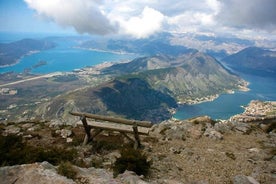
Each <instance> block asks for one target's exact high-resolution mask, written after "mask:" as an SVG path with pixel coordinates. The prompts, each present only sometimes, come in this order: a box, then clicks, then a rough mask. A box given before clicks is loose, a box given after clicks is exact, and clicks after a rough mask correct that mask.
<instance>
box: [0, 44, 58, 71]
mask: <svg viewBox="0 0 276 184" xmlns="http://www.w3.org/2000/svg"><path fill="white" fill-rule="evenodd" d="M53 47H55V44H54V43H53V42H49V41H46V40H34V39H23V40H20V41H16V42H12V43H0V67H1V66H8V65H12V64H15V63H16V62H17V61H18V60H19V59H20V58H21V57H23V56H24V55H26V54H30V53H31V52H35V51H41V50H46V49H50V48H53Z"/></svg>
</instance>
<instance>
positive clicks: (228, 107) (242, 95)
mask: <svg viewBox="0 0 276 184" xmlns="http://www.w3.org/2000/svg"><path fill="white" fill-rule="evenodd" d="M239 75H240V76H241V77H242V78H243V79H245V80H247V81H248V82H250V85H249V86H248V87H249V88H250V91H247V92H244V91H235V93H234V94H222V95H220V96H219V97H218V98H217V99H215V100H214V101H210V102H203V103H200V104H194V105H182V106H180V107H179V108H178V110H177V112H176V114H174V118H176V119H188V118H192V117H196V116H203V115H207V116H210V117H211V118H212V119H228V118H230V117H231V116H233V115H235V114H239V113H242V112H243V111H244V109H243V108H242V106H245V105H247V104H248V103H249V102H250V101H251V100H262V101H276V76H275V77H261V76H252V75H245V74H239Z"/></svg>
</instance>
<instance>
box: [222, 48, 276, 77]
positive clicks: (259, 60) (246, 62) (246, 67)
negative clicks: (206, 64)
mask: <svg viewBox="0 0 276 184" xmlns="http://www.w3.org/2000/svg"><path fill="white" fill-rule="evenodd" d="M223 62H224V63H225V64H227V65H228V66H229V67H231V68H233V69H234V70H237V71H240V72H243V73H249V74H257V75H268V76H276V51H270V50H265V49H262V48H258V47H248V48H246V49H243V50H241V51H240V52H238V53H236V54H233V55H230V56H228V57H226V58H224V59H223Z"/></svg>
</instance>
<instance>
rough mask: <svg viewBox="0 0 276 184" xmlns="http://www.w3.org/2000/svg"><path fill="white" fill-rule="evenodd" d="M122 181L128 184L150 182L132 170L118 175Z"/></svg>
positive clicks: (145, 183)
mask: <svg viewBox="0 0 276 184" xmlns="http://www.w3.org/2000/svg"><path fill="white" fill-rule="evenodd" d="M117 178H118V179H119V180H120V181H121V182H122V183H128V184H148V182H145V181H143V180H142V178H143V177H140V176H137V175H136V174H135V173H134V172H132V171H125V172H124V173H123V174H120V175H118V177H117Z"/></svg>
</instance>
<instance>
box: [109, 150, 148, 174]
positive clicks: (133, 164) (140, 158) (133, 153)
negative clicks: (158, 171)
mask: <svg viewBox="0 0 276 184" xmlns="http://www.w3.org/2000/svg"><path fill="white" fill-rule="evenodd" d="M150 165H151V164H150V162H148V161H147V157H146V156H145V155H144V154H142V153H141V151H140V150H135V149H133V148H123V149H122V150H121V157H119V158H117V159H116V162H115V163H114V167H113V173H114V177H117V176H118V174H121V173H123V172H125V171H126V170H128V171H133V172H135V173H136V174H137V175H144V176H147V175H148V173H149V169H150Z"/></svg>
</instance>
